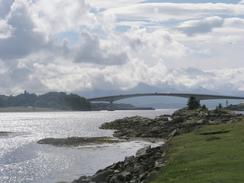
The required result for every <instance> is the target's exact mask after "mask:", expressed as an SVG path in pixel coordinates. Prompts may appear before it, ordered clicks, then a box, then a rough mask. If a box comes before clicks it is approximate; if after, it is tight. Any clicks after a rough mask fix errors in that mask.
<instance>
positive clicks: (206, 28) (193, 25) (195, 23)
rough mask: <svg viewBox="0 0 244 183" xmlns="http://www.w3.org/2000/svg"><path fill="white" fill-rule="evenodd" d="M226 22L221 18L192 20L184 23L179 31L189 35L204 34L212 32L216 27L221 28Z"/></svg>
mask: <svg viewBox="0 0 244 183" xmlns="http://www.w3.org/2000/svg"><path fill="white" fill-rule="evenodd" d="M223 23H224V20H223V19H222V18H220V17H208V18H205V19H201V20H190V21H186V22H183V23H182V24H181V25H180V26H179V27H178V30H180V31H182V32H184V33H185V34H187V35H190V36H192V35H195V34H203V33H208V32H211V31H212V30H213V29H214V28H216V27H221V26H222V25H223Z"/></svg>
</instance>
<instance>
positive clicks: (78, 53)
mask: <svg viewBox="0 0 244 183" xmlns="http://www.w3.org/2000/svg"><path fill="white" fill-rule="evenodd" d="M75 61H76V62H85V63H95V64H105V65H113V64H115V65H120V64H124V63H126V62H127V61H128V56H127V54H126V53H125V52H123V51H122V49H121V50H114V49H113V48H109V47H107V48H106V47H105V46H102V45H101V41H100V40H99V38H98V37H97V36H96V35H92V34H90V33H88V32H82V33H81V43H80V44H79V46H78V47H77V48H76V50H75Z"/></svg>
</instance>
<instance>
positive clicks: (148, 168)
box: [72, 108, 242, 183]
mask: <svg viewBox="0 0 244 183" xmlns="http://www.w3.org/2000/svg"><path fill="white" fill-rule="evenodd" d="M241 118H242V116H241V115H240V114H235V113H232V112H230V111H227V110H212V111H209V110H207V109H205V108H199V109H195V110H188V109H187V108H185V109H181V110H178V111H176V112H175V113H174V114H173V115H172V116H168V115H162V116H159V117H156V118H155V119H149V118H144V117H139V116H135V117H127V118H123V119H118V120H115V121H113V122H108V123H104V124H103V125H102V126H101V127H100V128H101V129H110V130H111V129H113V130H115V132H114V136H115V137H117V138H121V139H127V140H128V139H131V138H132V139H133V138H145V139H146V138H162V139H164V141H165V143H164V145H161V146H158V147H155V148H151V147H146V148H143V149H140V150H138V152H137V153H136V155H135V156H131V157H126V158H125V160H124V161H122V162H118V163H115V164H113V165H111V166H109V167H107V168H105V169H103V170H99V171H98V172H97V173H96V174H95V175H93V176H82V177H80V178H79V179H78V180H75V181H73V182H72V183H143V182H147V180H148V179H149V178H150V177H151V176H152V175H154V174H155V173H156V172H157V170H159V169H161V168H162V167H164V165H165V162H166V154H167V150H168V147H169V146H170V143H169V142H170V140H171V139H172V138H173V137H174V136H175V135H180V134H183V133H188V132H191V131H193V130H195V129H197V128H200V127H201V126H203V125H213V124H220V123H233V122H235V121H238V120H240V119H241ZM213 133H214V132H213ZM216 133H217V132H216ZM218 133H222V132H218Z"/></svg>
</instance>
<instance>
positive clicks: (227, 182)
mask: <svg viewBox="0 0 244 183" xmlns="http://www.w3.org/2000/svg"><path fill="white" fill-rule="evenodd" d="M219 131H223V132H225V133H215V132H219ZM212 132H213V133H212ZM203 134H204V135H203ZM206 134H207V135H206ZM208 134H209V135H208ZM150 183H244V121H242V122H237V123H233V124H222V125H209V126H204V127H202V128H201V129H199V130H197V131H195V132H192V133H188V134H184V135H181V136H177V137H175V138H174V139H173V140H172V142H171V144H170V150H169V153H168V161H167V163H166V166H165V167H164V168H163V169H162V170H161V171H160V172H159V173H158V174H157V175H156V176H155V177H154V178H153V180H152V181H150Z"/></svg>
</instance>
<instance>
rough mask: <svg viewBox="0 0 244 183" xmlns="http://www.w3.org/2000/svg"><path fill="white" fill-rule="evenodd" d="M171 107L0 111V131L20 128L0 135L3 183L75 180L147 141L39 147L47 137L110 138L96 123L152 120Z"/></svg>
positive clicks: (118, 158)
mask: <svg viewBox="0 0 244 183" xmlns="http://www.w3.org/2000/svg"><path fill="white" fill-rule="evenodd" d="M172 112H173V110H171V109H170V110H156V111H112V112H111V111H109V112H108V111H101V112H42V113H0V131H8V132H16V133H14V134H12V135H10V136H8V137H1V136H0V182H1V183H56V182H59V181H72V180H74V179H76V178H78V177H80V176H81V175H91V174H94V173H95V172H96V171H97V170H99V169H101V168H104V167H106V166H108V165H110V164H112V163H114V162H117V161H120V160H123V159H124V157H125V156H129V155H133V154H135V152H136V151H137V150H138V149H139V148H142V147H143V146H145V145H146V144H147V143H146V142H142V141H134V142H124V143H119V144H113V145H111V144H108V145H100V146H98V145H90V146H85V147H84V146H83V147H72V148H70V147H69V148H68V147H53V146H49V145H39V144H37V143H36V141H37V140H39V139H42V138H46V137H70V136H80V137H99V136H111V135H112V133H113V132H112V131H107V130H100V129H98V127H99V126H100V125H101V124H102V123H104V122H107V121H112V120H114V119H118V118H122V117H126V116H134V115H141V116H145V117H150V118H153V117H155V116H158V115H161V114H170V113H172Z"/></svg>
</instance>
